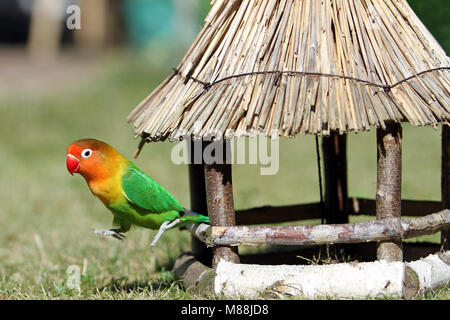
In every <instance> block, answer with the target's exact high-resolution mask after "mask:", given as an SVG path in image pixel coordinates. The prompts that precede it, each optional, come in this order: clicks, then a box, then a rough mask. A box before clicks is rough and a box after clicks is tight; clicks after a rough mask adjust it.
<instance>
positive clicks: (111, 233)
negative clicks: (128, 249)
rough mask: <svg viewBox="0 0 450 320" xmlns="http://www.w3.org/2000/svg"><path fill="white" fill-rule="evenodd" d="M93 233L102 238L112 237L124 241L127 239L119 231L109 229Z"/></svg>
mask: <svg viewBox="0 0 450 320" xmlns="http://www.w3.org/2000/svg"><path fill="white" fill-rule="evenodd" d="M92 232H93V233H95V234H99V235H101V236H110V237H113V238H116V239H118V240H123V239H126V238H127V237H126V236H125V235H124V234H122V233H121V232H120V231H118V230H117V229H109V230H98V229H92Z"/></svg>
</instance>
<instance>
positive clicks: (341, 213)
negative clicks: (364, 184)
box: [322, 132, 348, 223]
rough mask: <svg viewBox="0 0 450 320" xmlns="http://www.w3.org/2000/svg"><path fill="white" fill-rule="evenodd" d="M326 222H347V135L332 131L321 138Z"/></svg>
mask: <svg viewBox="0 0 450 320" xmlns="http://www.w3.org/2000/svg"><path fill="white" fill-rule="evenodd" d="M322 151H323V161H324V176H325V218H326V222H327V223H348V213H347V202H348V201H347V200H348V195H347V135H345V134H344V135H339V134H338V133H336V132H332V133H331V134H330V136H329V137H323V139H322Z"/></svg>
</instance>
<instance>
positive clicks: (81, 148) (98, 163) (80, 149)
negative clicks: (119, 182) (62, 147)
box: [66, 139, 119, 180]
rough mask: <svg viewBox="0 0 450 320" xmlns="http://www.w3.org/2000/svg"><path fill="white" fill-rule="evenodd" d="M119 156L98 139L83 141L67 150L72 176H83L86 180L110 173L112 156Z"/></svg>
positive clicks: (67, 159)
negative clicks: (77, 174) (109, 165)
mask: <svg viewBox="0 0 450 320" xmlns="http://www.w3.org/2000/svg"><path fill="white" fill-rule="evenodd" d="M114 154H119V153H118V152H117V151H116V150H115V149H114V148H113V147H111V146H110V145H108V144H107V143H105V142H102V141H100V140H96V139H81V140H78V141H75V142H74V143H72V144H71V145H70V146H69V147H68V148H67V158H66V165H67V170H68V171H69V173H70V174H71V175H73V174H74V173H79V174H81V175H82V176H83V177H84V178H85V179H86V180H90V179H95V178H99V177H101V176H103V175H105V174H107V173H108V172H107V171H108V163H109V162H110V157H111V155H114Z"/></svg>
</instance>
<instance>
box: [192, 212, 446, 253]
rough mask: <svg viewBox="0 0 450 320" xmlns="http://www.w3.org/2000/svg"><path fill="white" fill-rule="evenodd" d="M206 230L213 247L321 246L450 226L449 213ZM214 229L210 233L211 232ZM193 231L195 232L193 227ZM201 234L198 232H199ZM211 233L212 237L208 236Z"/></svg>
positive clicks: (402, 236)
mask: <svg viewBox="0 0 450 320" xmlns="http://www.w3.org/2000/svg"><path fill="white" fill-rule="evenodd" d="M201 226H202V227H203V230H202V233H201V236H199V233H198V232H197V234H196V233H195V232H193V235H194V236H196V237H198V238H200V240H202V241H203V242H207V243H208V244H210V245H211V244H212V245H214V246H236V245H319V244H333V243H360V242H369V241H385V240H392V239H397V240H401V239H407V238H413V237H418V236H422V235H427V234H433V233H436V232H438V231H441V230H445V229H447V228H448V227H449V226H450V210H448V209H446V210H442V211H440V212H438V213H433V214H429V215H426V216H424V217H418V218H411V219H384V220H376V221H371V222H358V223H348V224H324V225H310V226H229V227H218V226H216V227H210V226H207V225H201ZM209 228H211V230H209ZM192 230H196V229H194V228H192ZM197 231H198V230H197ZM209 232H211V235H209Z"/></svg>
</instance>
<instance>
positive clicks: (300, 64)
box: [128, 0, 450, 298]
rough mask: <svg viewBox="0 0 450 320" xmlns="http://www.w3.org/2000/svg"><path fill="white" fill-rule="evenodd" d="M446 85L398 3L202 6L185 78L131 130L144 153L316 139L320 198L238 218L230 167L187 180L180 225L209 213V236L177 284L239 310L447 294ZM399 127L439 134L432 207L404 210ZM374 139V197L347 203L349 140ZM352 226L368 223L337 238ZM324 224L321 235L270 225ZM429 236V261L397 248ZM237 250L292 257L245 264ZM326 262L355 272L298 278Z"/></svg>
mask: <svg viewBox="0 0 450 320" xmlns="http://www.w3.org/2000/svg"><path fill="white" fill-rule="evenodd" d="M449 72H450V59H449V58H448V57H447V56H446V54H445V52H444V50H443V49H442V48H441V47H440V45H439V44H438V42H437V41H436V40H435V39H434V38H433V36H432V35H431V34H430V32H429V31H428V30H427V29H426V27H425V26H424V25H423V23H422V22H421V21H420V20H419V19H418V17H417V16H416V15H415V14H414V12H413V10H412V9H411V8H410V7H409V5H408V3H407V2H406V0H321V1H316V0H268V1H251V0H232V1H227V0H215V1H212V8H211V11H210V12H209V14H208V15H207V17H206V18H205V25H204V26H203V28H202V30H201V32H200V33H199V35H198V36H197V38H196V39H195V41H194V43H193V44H192V45H191V47H190V49H189V50H188V52H187V53H186V55H185V56H184V58H183V59H182V61H181V62H180V64H179V65H178V66H177V67H176V68H174V70H173V72H172V74H171V75H169V76H168V77H167V78H166V79H165V80H164V81H163V82H162V83H161V84H160V85H159V86H158V87H157V88H156V89H155V90H153V91H152V92H151V93H150V95H149V96H148V97H146V98H145V99H144V100H143V101H142V102H141V103H140V104H139V105H138V106H137V107H136V108H135V109H134V110H133V111H132V112H131V113H130V115H129V117H128V121H129V122H131V123H132V124H133V126H134V131H135V133H136V137H141V143H140V144H139V149H141V148H142V146H143V145H144V144H145V143H146V142H151V141H158V140H166V139H169V140H179V139H181V138H186V140H187V143H190V144H196V143H197V144H200V148H201V150H203V149H202V148H206V147H207V146H208V144H210V143H222V144H223V148H227V142H228V141H230V139H234V138H238V137H242V136H247V137H250V138H252V137H255V136H256V135H264V136H268V137H271V138H272V139H278V138H283V137H293V136H295V135H297V134H312V135H315V136H316V137H321V141H322V146H321V153H322V154H323V164H324V170H323V172H324V179H323V180H324V198H323V201H321V202H319V203H309V204H299V205H294V206H284V207H260V208H251V209H247V210H235V208H234V201H233V183H232V170H231V164H229V163H227V162H226V161H222V160H223V159H221V161H218V162H215V163H211V164H209V163H201V164H194V163H193V164H190V165H189V177H190V190H191V209H192V210H193V211H197V212H208V215H209V217H210V225H195V226H192V227H191V228H190V229H191V232H192V234H193V237H192V253H191V254H185V255H183V256H182V257H180V259H179V260H178V261H177V263H176V264H175V266H174V273H175V275H176V276H177V277H179V278H181V279H183V281H184V283H185V285H186V286H189V287H195V288H198V289H200V290H204V289H209V290H211V291H213V292H216V293H218V294H224V295H227V296H244V297H255V296H259V295H265V294H268V295H269V296H271V295H285V296H286V295H287V296H299V297H302V296H303V297H309V298H316V297H319V296H320V297H324V296H325V297H327V296H333V297H346V298H349V297H353V298H364V297H376V296H379V295H390V296H391V295H392V296H400V297H413V296H415V295H417V294H418V293H420V292H423V291H425V290H428V289H429V288H435V287H437V286H442V285H448V284H449V283H450V259H449V251H448V250H449V242H450V238H449V234H450V232H449V231H448V228H449V226H450V211H449V208H450V127H449V124H450V73H449ZM405 122H408V123H410V124H411V125H412V126H423V125H429V126H433V127H434V128H436V129H438V128H440V127H442V131H441V132H442V136H441V139H442V162H441V163H442V181H441V187H442V188H441V189H442V201H440V202H436V201H411V200H407V199H402V198H401V178H402V123H405ZM371 128H376V131H377V135H376V143H377V152H376V155H375V153H374V157H375V156H376V157H377V190H376V194H375V195H374V197H373V199H361V198H352V197H351V196H349V195H348V192H347V170H348V169H349V170H351V168H348V167H347V159H346V153H347V144H346V134H347V132H350V131H353V132H362V131H367V130H370V129H371ZM436 132H438V131H436ZM436 136H438V134H436ZM317 139H318V138H317ZM317 141H318V140H317ZM319 149H320V148H318V152H319ZM358 214H368V215H375V217H376V220H375V221H371V222H359V223H348V222H349V219H348V217H349V215H358ZM402 216H407V217H408V218H407V219H405V218H403V219H402ZM320 217H322V218H324V222H325V223H326V224H322V225H309V226H298V225H283V226H279V225H278V226H275V225H273V224H275V223H280V222H285V223H288V222H291V221H298V220H304V219H315V218H320ZM436 232H441V238H442V241H441V244H440V245H431V244H411V243H407V242H404V241H403V240H404V239H407V238H411V237H417V236H420V235H425V234H432V233H436ZM243 245H255V246H262V245H264V246H267V245H270V246H278V248H281V247H283V248H285V247H287V246H291V247H292V250H290V251H286V250H279V252H275V253H270V254H269V253H267V254H262V255H247V256H245V255H240V254H239V251H238V247H239V246H243ZM323 250H331V251H333V250H334V252H339V251H340V250H343V251H344V252H346V253H348V254H350V255H352V256H357V257H359V259H358V260H359V261H360V262H346V263H337V264H329V265H323V264H318V265H304V263H303V264H302V263H301V261H303V262H305V261H307V260H308V259H309V260H310V261H311V260H312V259H313V257H314V256H315V255H317V254H318V253H320V252H324V251H323ZM299 256H301V257H302V259H299V258H298V257H299Z"/></svg>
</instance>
